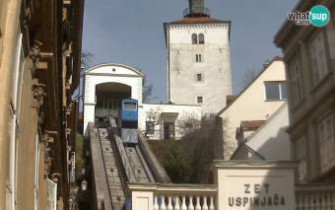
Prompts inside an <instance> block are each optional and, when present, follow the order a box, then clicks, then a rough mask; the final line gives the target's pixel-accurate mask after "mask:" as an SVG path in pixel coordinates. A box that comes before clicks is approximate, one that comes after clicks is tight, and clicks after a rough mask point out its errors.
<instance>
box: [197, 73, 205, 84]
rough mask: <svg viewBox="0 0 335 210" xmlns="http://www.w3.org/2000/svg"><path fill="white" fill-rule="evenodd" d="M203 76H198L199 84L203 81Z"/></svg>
mask: <svg viewBox="0 0 335 210" xmlns="http://www.w3.org/2000/svg"><path fill="white" fill-rule="evenodd" d="M203 79H204V78H203V76H202V74H197V82H201V81H203Z"/></svg>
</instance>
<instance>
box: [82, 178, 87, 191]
mask: <svg viewBox="0 0 335 210" xmlns="http://www.w3.org/2000/svg"><path fill="white" fill-rule="evenodd" d="M86 189H87V181H86V180H85V179H83V180H82V181H81V190H82V191H86Z"/></svg>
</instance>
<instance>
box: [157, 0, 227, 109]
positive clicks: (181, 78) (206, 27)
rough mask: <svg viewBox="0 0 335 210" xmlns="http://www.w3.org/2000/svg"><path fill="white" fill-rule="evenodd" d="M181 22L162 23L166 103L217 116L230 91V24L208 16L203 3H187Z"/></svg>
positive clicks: (190, 1) (192, 0)
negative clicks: (165, 64)
mask: <svg viewBox="0 0 335 210" xmlns="http://www.w3.org/2000/svg"><path fill="white" fill-rule="evenodd" d="M189 4H190V7H189V9H186V10H185V11H184V18H183V19H181V20H177V21H173V22H169V23H165V24H164V29H165V38H166V47H167V53H168V100H169V102H171V103H175V104H198V105H201V106H202V109H203V112H204V113H205V114H206V113H217V112H218V111H219V110H220V109H222V107H224V106H225V105H226V100H225V99H226V96H227V95H230V94H231V92H232V84H231V62H230V37H229V36H230V26H231V24H230V21H222V20H216V19H213V18H211V17H210V14H209V10H208V9H206V8H204V1H203V0H200V1H197V0H189Z"/></svg>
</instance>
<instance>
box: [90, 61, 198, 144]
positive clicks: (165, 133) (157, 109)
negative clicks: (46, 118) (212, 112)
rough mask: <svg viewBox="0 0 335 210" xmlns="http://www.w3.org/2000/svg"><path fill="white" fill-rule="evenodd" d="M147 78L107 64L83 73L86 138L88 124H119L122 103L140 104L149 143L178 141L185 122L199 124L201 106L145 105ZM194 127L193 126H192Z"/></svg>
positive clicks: (140, 120)
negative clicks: (144, 84)
mask: <svg viewBox="0 0 335 210" xmlns="http://www.w3.org/2000/svg"><path fill="white" fill-rule="evenodd" d="M143 79H144V74H143V73H142V72H141V71H140V70H138V69H135V68H133V67H130V66H127V65H124V64H116V63H107V64H100V65H97V66H94V67H92V68H90V69H87V70H86V71H85V72H84V83H85V84H84V114H83V116H84V125H83V130H84V134H85V133H86V131H87V125H88V124H89V122H94V123H95V125H96V126H100V125H102V126H105V125H107V126H110V123H111V121H110V120H111V119H114V120H115V121H116V122H120V116H119V113H120V109H121V106H120V105H121V100H122V99H126V98H132V99H136V100H138V113H139V115H138V128H139V129H140V130H141V131H142V132H143V133H145V134H146V136H147V137H148V139H149V140H162V139H179V138H180V137H181V136H182V135H183V131H182V130H183V129H182V127H183V125H184V124H185V123H186V122H190V121H192V122H200V120H201V116H202V110H201V106H200V105H185V104H184V105H181V104H143V103H142V95H143ZM192 125H193V124H192Z"/></svg>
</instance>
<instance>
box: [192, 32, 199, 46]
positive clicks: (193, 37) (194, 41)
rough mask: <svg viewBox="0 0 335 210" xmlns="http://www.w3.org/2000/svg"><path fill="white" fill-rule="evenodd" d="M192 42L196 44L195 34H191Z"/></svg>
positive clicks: (196, 37)
mask: <svg viewBox="0 0 335 210" xmlns="http://www.w3.org/2000/svg"><path fill="white" fill-rule="evenodd" d="M192 44H198V36H197V34H192Z"/></svg>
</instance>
